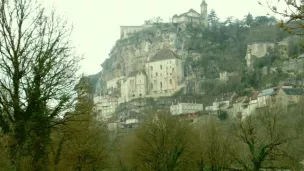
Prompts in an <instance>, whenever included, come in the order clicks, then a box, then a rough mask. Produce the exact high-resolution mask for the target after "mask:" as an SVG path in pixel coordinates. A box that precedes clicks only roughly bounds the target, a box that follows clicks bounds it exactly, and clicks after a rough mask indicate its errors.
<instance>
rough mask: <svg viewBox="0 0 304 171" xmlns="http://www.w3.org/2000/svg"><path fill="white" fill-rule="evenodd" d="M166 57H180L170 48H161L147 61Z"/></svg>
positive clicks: (165, 58)
mask: <svg viewBox="0 0 304 171" xmlns="http://www.w3.org/2000/svg"><path fill="white" fill-rule="evenodd" d="M167 59H180V57H179V56H178V55H177V54H176V53H174V52H173V51H172V50H170V49H162V50H160V51H158V52H157V53H156V54H155V55H154V56H153V57H152V58H151V59H150V60H149V62H155V61H161V60H167Z"/></svg>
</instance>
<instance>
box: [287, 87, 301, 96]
mask: <svg viewBox="0 0 304 171" xmlns="http://www.w3.org/2000/svg"><path fill="white" fill-rule="evenodd" d="M282 90H283V91H284V92H285V93H286V94H287V95H303V94H304V91H303V89H295V88H282Z"/></svg>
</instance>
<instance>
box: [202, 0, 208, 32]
mask: <svg viewBox="0 0 304 171" xmlns="http://www.w3.org/2000/svg"><path fill="white" fill-rule="evenodd" d="M207 6H208V5H207V3H206V1H205V0H203V1H202V3H201V20H202V23H203V24H204V25H205V26H208V12H207Z"/></svg>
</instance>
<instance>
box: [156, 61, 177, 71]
mask: <svg viewBox="0 0 304 171" xmlns="http://www.w3.org/2000/svg"><path fill="white" fill-rule="evenodd" d="M170 63H171V61H170ZM159 68H160V69H163V66H162V65H160V66H159ZM167 68H168V67H167ZM170 68H171V66H170ZM172 69H174V68H172ZM150 70H151V71H153V66H150Z"/></svg>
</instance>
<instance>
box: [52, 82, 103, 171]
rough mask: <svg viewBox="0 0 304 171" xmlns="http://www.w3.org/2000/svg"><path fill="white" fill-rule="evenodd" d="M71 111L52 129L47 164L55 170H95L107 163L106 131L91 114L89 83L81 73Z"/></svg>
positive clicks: (101, 123)
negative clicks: (77, 93)
mask: <svg viewBox="0 0 304 171" xmlns="http://www.w3.org/2000/svg"><path fill="white" fill-rule="evenodd" d="M77 89H78V90H79V91H78V92H79V93H81V94H79V95H78V98H77V103H76V106H75V111H73V112H72V114H69V117H68V118H67V119H66V120H65V124H60V125H57V126H55V127H53V129H52V137H51V138H52V141H51V146H50V147H51V148H50V154H51V155H50V156H51V157H50V159H51V161H52V162H51V164H50V166H51V168H52V169H53V170H54V171H57V170H77V171H81V170H98V169H104V168H107V167H108V148H107V143H108V137H107V136H108V134H107V128H106V124H105V123H103V122H100V121H97V120H96V119H95V117H94V115H93V107H94V102H93V98H92V95H91V94H90V92H92V89H93V87H92V84H91V83H90V80H89V78H88V77H82V78H81V79H80V82H79V84H78V85H77Z"/></svg>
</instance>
